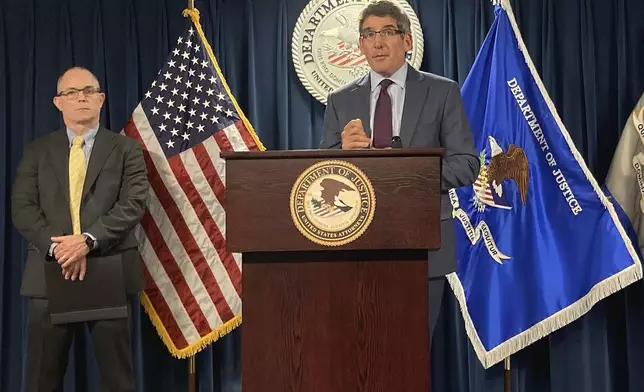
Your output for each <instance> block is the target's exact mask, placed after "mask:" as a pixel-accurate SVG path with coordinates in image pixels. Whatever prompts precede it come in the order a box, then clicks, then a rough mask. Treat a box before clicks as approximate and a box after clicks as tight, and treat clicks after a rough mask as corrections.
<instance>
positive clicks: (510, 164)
mask: <svg viewBox="0 0 644 392" xmlns="http://www.w3.org/2000/svg"><path fill="white" fill-rule="evenodd" d="M488 139H489V141H490V148H491V150H492V152H491V154H490V155H491V156H492V158H491V160H490V164H489V166H488V167H487V172H488V184H490V185H491V186H492V189H494V191H495V192H496V193H497V194H498V195H499V197H500V196H502V195H503V187H502V185H501V184H502V183H503V181H505V180H513V181H514V182H515V183H516V184H517V188H519V194H520V195H521V201H522V202H523V204H525V203H526V195H527V193H528V158H527V156H526V154H525V151H523V149H521V148H520V147H518V146H516V145H514V144H510V145H509V146H508V151H507V152H503V150H502V149H501V147H500V146H499V144H498V143H497V142H496V140H495V139H494V138H493V137H492V136H489V137H488Z"/></svg>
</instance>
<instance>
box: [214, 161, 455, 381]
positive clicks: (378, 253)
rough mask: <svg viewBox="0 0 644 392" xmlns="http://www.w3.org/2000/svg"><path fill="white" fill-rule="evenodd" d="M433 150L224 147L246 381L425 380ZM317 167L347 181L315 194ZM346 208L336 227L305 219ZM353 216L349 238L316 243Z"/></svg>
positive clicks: (436, 214)
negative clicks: (239, 275) (239, 274)
mask: <svg viewBox="0 0 644 392" xmlns="http://www.w3.org/2000/svg"><path fill="white" fill-rule="evenodd" d="M442 153H443V149H389V150H359V151H342V150H305V151H266V152H237V153H222V157H223V158H225V159H226V160H227V162H226V238H227V247H228V251H229V252H235V253H242V254H243V256H242V260H243V297H242V298H243V320H244V321H243V326H242V390H243V391H244V392H288V391H301V392H344V391H346V392H356V391H368V392H376V391H383V392H384V391H400V392H426V391H429V389H430V382H429V380H430V367H429V327H428V325H429V320H428V308H429V303H428V302H429V300H428V287H427V284H428V270H427V269H428V262H427V252H428V250H433V249H438V248H439V247H440V244H441V238H440V181H441V176H440V173H441V155H442ZM315 165H318V166H319V168H318V169H317V171H316V170H313V171H312V169H311V168H312V167H314V166H315ZM334 165H335V166H334ZM347 165H348V166H347ZM347 167H349V169H347ZM351 167H354V168H355V169H357V171H356V170H353V169H351ZM343 168H344V169H343ZM307 172H308V173H309V175H308V177H307V176H306V175H305V174H306V173H307ZM350 172H353V173H354V174H351V173H350ZM358 172H359V173H360V174H361V175H362V177H360V176H358V177H356V176H355V173H358ZM347 173H348V174H347ZM332 174H335V175H336V176H335V177H333V176H330V175H332ZM337 175H345V177H342V178H340V177H337ZM325 176H326V177H325ZM303 177H306V178H304V179H303ZM321 178H328V179H330V181H328V182H326V183H325V185H326V186H327V187H326V188H324V189H325V190H326V191H329V190H330V189H331V187H330V185H329V184H336V185H337V184H340V185H339V186H340V188H342V187H344V189H345V191H346V192H345V193H340V197H338V196H337V194H336V197H335V199H334V198H333V197H330V198H329V197H327V198H326V200H327V201H329V203H327V204H324V203H321V201H323V199H324V197H323V196H324V195H323V196H320V195H322V193H320V192H318V193H315V191H314V189H320V186H321V185H320V179H321ZM356 178H358V179H356ZM360 178H361V179H362V180H365V181H362V180H360ZM338 180H339V181H338ZM350 180H351V181H354V180H355V181H354V182H351V181H350ZM343 182H344V184H345V185H342V183H343ZM363 182H364V183H365V184H362V185H363V186H361V183H363ZM298 184H299V185H298ZM352 184H354V185H352ZM315 187H317V188H315ZM294 188H297V189H296V190H294ZM349 188H352V189H349ZM369 189H370V190H371V196H372V197H370V195H369V194H368V191H369ZM336 190H337V189H336ZM326 191H325V192H326ZM306 192H308V193H307V194H306V195H305V193H306ZM307 195H308V196H307ZM310 195H313V196H310ZM326 196H328V192H327V193H326ZM374 199H375V200H374ZM347 200H349V202H347ZM351 200H353V201H356V200H358V201H357V202H355V203H354V205H351ZM298 203H299V204H298ZM331 203H335V204H333V205H331ZM369 203H371V204H369ZM294 205H295V207H294ZM303 205H304V206H306V208H308V210H307V211H306V213H304V212H302V206H303ZM316 207H318V208H316ZM357 209H360V212H359V213H358V212H357V211H358V210H357ZM347 211H348V212H347ZM367 211H369V213H371V214H372V215H371V220H370V221H369V216H367V215H368V214H367ZM292 213H293V214H292ZM343 214H344V215H343ZM352 214H353V215H352ZM354 215H355V216H358V218H356V219H357V221H356V223H355V224H353V225H352V226H351V227H350V228H347V229H346V230H344V231H336V232H332V230H331V231H324V232H322V231H319V230H318V229H315V228H313V226H314V225H313V226H312V225H311V222H315V220H316V219H317V222H318V223H319V222H327V221H329V222H332V223H330V224H331V225H337V224H339V223H337V222H338V221H340V220H341V219H344V218H343V217H344V216H349V217H350V216H354ZM298 216H300V217H302V219H303V221H302V220H298V219H299V218H297V217H298ZM329 216H331V217H332V218H329ZM294 217H295V218H294ZM365 217H366V218H365ZM309 218H310V220H309ZM325 219H326V220H325ZM347 219H348V218H347ZM295 222H300V225H299V226H300V228H298V225H296V223H295ZM302 222H304V223H302ZM306 222H309V223H306ZM342 222H344V221H342ZM365 225H366V229H364V227H365ZM358 227H362V229H363V233H362V234H361V235H359V236H358V237H357V238H353V239H350V240H348V241H349V242H347V243H344V244H340V245H338V244H333V245H323V244H320V243H318V242H319V241H325V238H326V237H325V238H322V239H320V238H321V237H319V235H323V236H329V239H330V240H334V239H335V238H336V237H341V236H342V235H344V234H343V233H346V232H347V231H351V230H352V228H358ZM309 229H310V230H309ZM340 229H342V228H340ZM340 229H338V230H340ZM301 230H304V231H306V230H309V231H310V232H313V233H314V234H313V240H312V239H309V238H308V237H307V236H305V234H303V232H302V231H301ZM325 233H326V234H325ZM329 233H330V234H329ZM334 233H335V234H334ZM315 235H318V237H315ZM316 238H318V242H315V241H314V240H315V239H316Z"/></svg>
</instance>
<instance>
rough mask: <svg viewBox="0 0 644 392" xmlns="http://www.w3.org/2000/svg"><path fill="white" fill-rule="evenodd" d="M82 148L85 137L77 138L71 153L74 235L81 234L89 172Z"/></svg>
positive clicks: (70, 207)
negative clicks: (81, 206)
mask: <svg viewBox="0 0 644 392" xmlns="http://www.w3.org/2000/svg"><path fill="white" fill-rule="evenodd" d="M82 146H83V137H82V136H76V137H74V140H73V142H72V148H71V150H70V152H69V210H70V212H71V216H72V227H73V229H74V234H80V233H81V225H80V202H81V195H82V194H83V185H84V184H85V172H86V170H87V168H86V163H85V153H84V152H83V147H82Z"/></svg>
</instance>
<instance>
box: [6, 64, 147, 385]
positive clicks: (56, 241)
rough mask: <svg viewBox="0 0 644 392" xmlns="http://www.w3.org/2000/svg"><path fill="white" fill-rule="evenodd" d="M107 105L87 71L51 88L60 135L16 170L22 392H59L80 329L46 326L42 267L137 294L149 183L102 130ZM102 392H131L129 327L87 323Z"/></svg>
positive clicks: (135, 154)
mask: <svg viewBox="0 0 644 392" xmlns="http://www.w3.org/2000/svg"><path fill="white" fill-rule="evenodd" d="M104 100H105V95H104V94H103V93H102V92H101V90H100V86H99V83H98V80H97V79H96V77H95V76H94V75H93V74H92V73H91V72H90V71H88V70H87V69H85V68H80V67H74V68H71V69H69V70H67V71H66V72H65V73H63V75H61V77H60V78H59V80H58V86H57V95H56V96H55V97H54V104H55V105H56V107H57V108H58V110H60V111H61V112H62V116H63V120H64V122H65V125H66V129H61V130H59V131H56V132H53V133H51V134H49V135H47V136H45V137H42V138H40V139H38V140H36V141H34V142H32V143H31V144H30V145H29V146H28V147H27V149H26V150H25V152H24V155H23V157H22V160H21V162H20V165H19V167H18V172H17V177H16V180H15V183H14V187H13V194H12V216H13V222H14V225H15V227H16V228H17V229H18V231H19V232H20V233H21V234H22V235H23V236H24V237H25V238H26V239H27V241H28V242H29V246H28V251H27V265H26V267H25V272H24V276H23V280H22V287H21V294H22V295H24V296H27V297H29V300H28V331H27V334H28V350H27V373H26V377H25V382H26V388H25V390H26V391H28V392H31V391H33V392H36V391H38V392H45V391H54V390H59V389H62V386H61V385H62V380H63V376H64V374H65V371H66V368H67V362H68V353H69V348H70V345H71V343H72V338H73V333H74V330H75V329H76V328H79V327H83V324H80V325H76V324H59V325H52V323H51V320H50V315H49V301H48V294H49V293H48V291H47V284H46V280H45V263H46V262H54V260H55V261H56V262H58V264H59V265H60V271H61V275H62V276H64V279H71V280H72V281H76V280H77V279H78V280H83V279H84V277H85V273H86V271H87V270H90V269H91V268H92V265H93V262H97V260H99V259H101V258H103V259H109V260H113V261H114V262H120V263H122V266H123V275H124V279H125V288H124V289H125V291H126V293H127V294H135V293H137V292H138V291H139V290H140V289H141V287H142V275H141V266H140V264H139V263H140V261H139V260H140V258H139V255H138V250H137V241H136V239H135V237H134V233H133V232H132V229H133V228H134V227H135V226H136V224H137V223H138V222H139V221H140V220H141V218H142V216H143V214H144V212H145V207H146V199H147V195H148V187H149V184H148V180H147V174H146V169H145V162H144V160H143V153H142V150H141V147H140V145H139V144H138V143H137V142H136V141H134V140H133V139H130V138H127V137H125V136H121V135H119V134H117V133H114V132H110V131H108V130H107V129H105V128H103V127H101V126H100V125H99V117H100V111H101V107H102V106H103V102H104ZM86 324H87V326H88V328H89V330H90V333H91V335H92V342H93V345H94V351H95V353H96V359H97V362H98V365H99V369H100V372H101V386H102V389H103V390H109V391H134V377H133V369H132V355H131V344H130V323H129V318H127V319H113V320H98V321H91V322H87V323H86Z"/></svg>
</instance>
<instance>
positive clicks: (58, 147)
mask: <svg viewBox="0 0 644 392" xmlns="http://www.w3.org/2000/svg"><path fill="white" fill-rule="evenodd" d="M49 154H50V158H51V162H52V166H53V167H54V172H56V177H58V180H59V181H60V186H61V187H62V188H63V194H64V195H65V199H66V200H67V203H69V138H68V137H67V131H65V130H64V129H63V130H60V131H57V132H56V134H55V135H54V136H53V141H52V145H51V147H50V149H49Z"/></svg>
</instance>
